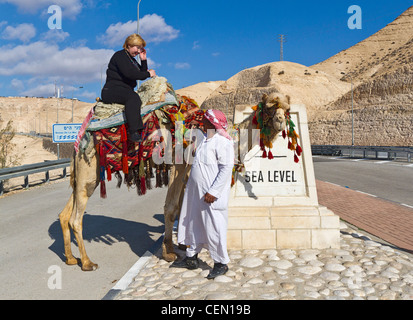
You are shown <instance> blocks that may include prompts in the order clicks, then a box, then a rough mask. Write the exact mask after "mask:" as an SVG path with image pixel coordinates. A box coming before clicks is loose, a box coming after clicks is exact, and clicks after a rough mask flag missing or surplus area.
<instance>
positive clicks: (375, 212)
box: [114, 180, 413, 300]
mask: <svg viewBox="0 0 413 320" xmlns="http://www.w3.org/2000/svg"><path fill="white" fill-rule="evenodd" d="M316 182H317V193H318V198H319V203H320V204H321V205H324V206H326V207H328V208H329V209H330V210H332V211H333V212H334V213H335V214H337V215H339V216H340V218H341V219H343V220H344V221H347V223H345V222H343V221H342V222H341V238H340V249H323V250H315V249H306V250H291V249H288V250H281V249H277V250H276V249H272V250H229V256H230V259H231V262H230V263H229V265H228V266H229V271H228V272H227V273H226V274H225V275H223V276H219V277H217V278H215V279H214V280H207V279H206V278H205V277H206V275H207V274H208V273H209V270H210V269H211V268H212V266H213V261H212V260H211V258H210V257H209V254H208V252H207V251H205V250H203V251H202V252H201V253H200V255H199V258H200V260H201V263H200V268H198V269H197V270H186V269H177V268H170V265H171V263H169V262H166V261H165V260H163V259H162V257H161V251H160V250H158V251H157V252H156V253H155V254H154V255H153V256H152V257H150V258H149V259H148V260H147V263H146V265H145V266H144V267H143V268H142V269H141V270H140V272H139V273H138V274H137V275H136V276H135V277H134V279H133V280H132V282H131V283H130V284H129V286H128V287H127V288H126V289H125V290H122V291H121V292H119V293H118V294H117V295H116V296H115V297H114V299H116V300H131V299H138V300H142V299H144V300H146V299H150V300H162V299H168V300H169V299H178V300H192V299H193V300H204V299H207V300H214V299H220V300H230V299H237V300H243V299H247V300H278V299H280V300H286V299H288V300H290V299H296V300H303V299H318V300H353V299H356V300H359V299H366V300H413V255H412V253H413V232H412V230H413V219H412V217H413V209H411V208H407V207H404V206H401V205H399V204H396V203H392V202H390V201H385V200H382V199H378V198H376V197H373V196H371V195H367V194H363V193H360V192H357V191H354V190H350V189H347V188H343V187H340V186H337V185H334V184H331V183H327V182H322V181H318V180H317V181H316ZM359 228H362V229H363V230H360V229H359ZM373 235H374V236H373ZM175 236H176V235H175ZM175 243H176V238H175ZM175 250H176V252H177V253H179V255H180V256H181V258H183V257H184V256H185V253H184V252H183V251H180V250H179V249H178V248H175Z"/></svg>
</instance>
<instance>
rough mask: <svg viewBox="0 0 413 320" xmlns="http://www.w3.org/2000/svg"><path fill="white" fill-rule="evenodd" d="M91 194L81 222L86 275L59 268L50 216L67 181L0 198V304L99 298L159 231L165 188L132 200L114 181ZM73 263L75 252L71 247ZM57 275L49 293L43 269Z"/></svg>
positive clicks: (57, 237)
mask: <svg viewBox="0 0 413 320" xmlns="http://www.w3.org/2000/svg"><path fill="white" fill-rule="evenodd" d="M106 187H107V195H108V198H107V199H101V198H100V196H99V188H98V189H97V190H96V192H95V194H94V195H93V196H92V198H91V199H90V200H89V203H88V205H87V208H86V214H85V216H84V220H83V225H84V239H85V246H86V250H87V253H88V255H89V257H90V259H91V260H92V261H93V262H95V263H97V264H98V265H99V268H98V269H97V270H96V271H93V272H83V271H81V269H80V267H79V266H67V265H66V264H65V262H64V248H63V238H62V232H61V227H60V223H59V220H58V214H59V213H60V211H61V210H62V208H63V207H64V205H65V203H66V201H67V200H68V198H69V195H70V192H71V190H70V189H69V182H68V179H65V181H59V182H55V183H52V184H47V185H42V186H39V187H35V188H31V189H29V190H27V191H22V192H18V193H16V194H14V195H9V196H5V197H3V198H1V199H0V243H1V245H0V283H1V285H0V299H93V300H96V299H101V298H103V297H104V296H105V294H106V293H107V292H108V291H109V290H110V289H111V288H112V287H113V286H114V285H115V284H116V282H117V281H118V280H119V279H120V278H122V276H123V275H124V274H125V273H126V272H127V271H128V270H129V269H130V268H131V267H132V265H133V264H134V263H135V262H136V261H137V260H138V259H139V257H141V256H142V255H143V254H144V253H145V252H146V251H147V250H149V249H151V248H152V247H153V245H154V244H155V242H156V240H158V239H159V237H160V236H161V235H162V233H163V232H164V227H163V205H164V199H165V196H166V188H162V189H153V190H149V191H148V193H147V194H146V195H145V196H138V195H137V194H136V190H135V189H131V190H130V191H129V192H128V188H127V187H126V186H125V185H122V186H121V188H120V189H117V188H116V182H115V181H112V182H106ZM72 250H73V254H74V255H75V257H79V253H78V252H79V251H78V249H77V246H76V245H75V244H73V243H72ZM54 265H56V266H58V267H60V268H61V271H62V278H61V279H62V288H61V289H55V290H51V289H49V287H48V280H49V278H50V277H51V276H52V274H54V273H48V269H49V267H50V266H54Z"/></svg>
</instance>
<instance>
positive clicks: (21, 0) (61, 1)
mask: <svg viewBox="0 0 413 320" xmlns="http://www.w3.org/2000/svg"><path fill="white" fill-rule="evenodd" d="M0 3H10V4H13V5H15V6H16V7H17V8H18V9H19V11H20V12H24V13H32V14H34V13H37V12H39V10H47V8H48V7H49V6H51V5H58V6H60V7H61V8H62V10H63V14H64V16H66V17H69V18H73V17H75V16H76V15H77V14H79V13H80V11H82V2H81V0H0Z"/></svg>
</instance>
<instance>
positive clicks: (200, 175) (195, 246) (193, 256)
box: [171, 110, 234, 279]
mask: <svg viewBox="0 0 413 320" xmlns="http://www.w3.org/2000/svg"><path fill="white" fill-rule="evenodd" d="M203 124H204V130H205V131H206V132H207V136H206V137H205V138H204V140H203V141H202V142H201V143H200V144H199V146H198V147H197V149H196V151H195V157H194V162H193V164H192V168H191V173H190V176H189V179H188V183H187V185H186V189H185V194H184V199H183V203H182V209H181V213H180V218H179V226H178V243H180V244H184V245H186V246H189V247H188V248H187V250H186V258H185V259H184V260H182V261H180V262H175V263H174V264H173V265H171V266H172V267H182V268H188V269H196V268H198V264H199V262H198V253H199V252H200V251H201V250H202V248H206V249H207V250H208V251H209V253H210V255H211V258H212V259H213V260H214V268H213V269H212V270H211V272H210V273H209V275H208V276H207V278H208V279H213V278H215V277H217V276H218V275H222V274H225V273H226V272H227V271H228V266H227V264H228V262H229V257H228V252H227V225H228V200H229V193H230V188H231V176H232V169H233V167H234V144H233V140H232V139H231V137H230V136H229V135H228V133H227V132H226V131H225V129H226V128H227V126H228V124H227V120H226V118H225V115H224V114H223V113H222V112H221V111H219V110H207V111H206V112H205V116H204V120H203Z"/></svg>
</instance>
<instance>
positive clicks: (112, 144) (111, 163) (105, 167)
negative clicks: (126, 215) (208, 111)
mask: <svg viewBox="0 0 413 320" xmlns="http://www.w3.org/2000/svg"><path fill="white" fill-rule="evenodd" d="M166 88H167V89H166V90H167V91H166V92H165V93H164V94H163V95H160V97H159V95H158V96H157V97H156V98H155V100H156V101H155V102H154V103H151V102H150V99H151V97H149V98H148V91H149V90H148V89H146V91H145V94H144V95H143V96H144V99H143V102H144V103H145V106H144V107H143V108H142V112H141V115H142V120H143V123H144V126H145V128H144V130H143V135H142V142H141V143H134V142H132V141H130V140H128V137H127V132H128V124H127V123H126V119H125V116H124V112H123V109H124V106H122V105H117V104H114V105H105V104H103V103H97V104H96V105H95V106H94V108H92V110H91V111H90V112H89V114H88V116H87V117H86V119H85V120H84V123H83V124H82V127H81V130H80V132H79V134H78V139H77V141H76V143H75V150H76V152H79V151H80V152H84V151H85V149H86V147H85V146H82V143H83V144H85V143H84V141H85V140H87V139H89V140H91V138H92V137H93V140H94V146H95V152H97V154H98V157H99V165H100V195H101V197H102V198H106V185H105V180H106V179H107V180H108V181H110V180H111V179H112V174H115V176H116V178H117V179H118V187H120V185H121V184H122V176H121V174H120V173H121V172H123V173H124V183H125V184H127V185H128V187H131V186H136V189H137V193H138V194H139V195H143V194H145V193H146V190H147V189H151V188H152V185H151V178H152V177H154V174H153V171H154V169H155V172H156V185H155V186H156V187H162V186H166V185H168V180H169V179H168V169H169V168H168V165H167V164H165V163H162V164H160V165H157V164H154V163H153V161H152V155H153V154H154V152H156V153H158V155H159V156H160V157H162V155H163V153H164V152H165V151H164V150H165V149H164V148H165V143H164V141H163V137H162V135H161V132H160V131H159V129H160V128H161V125H160V122H161V123H162V124H166V123H170V128H171V134H172V143H173V144H174V143H175V135H174V128H175V122H176V121H178V120H179V121H184V122H185V119H187V120H189V121H187V122H186V123H185V127H190V126H193V125H194V124H196V123H197V121H199V119H200V118H199V117H200V116H202V114H203V112H202V111H201V110H200V109H199V107H198V105H197V103H196V102H195V101H194V100H192V99H190V98H188V97H185V96H183V97H177V96H176V95H175V93H174V91H173V88H172V86H170V85H169V84H168V85H167V86H166ZM168 97H169V98H168ZM201 119H202V118H201ZM92 151H93V150H92Z"/></svg>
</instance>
